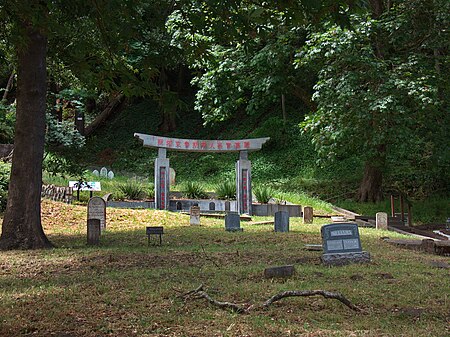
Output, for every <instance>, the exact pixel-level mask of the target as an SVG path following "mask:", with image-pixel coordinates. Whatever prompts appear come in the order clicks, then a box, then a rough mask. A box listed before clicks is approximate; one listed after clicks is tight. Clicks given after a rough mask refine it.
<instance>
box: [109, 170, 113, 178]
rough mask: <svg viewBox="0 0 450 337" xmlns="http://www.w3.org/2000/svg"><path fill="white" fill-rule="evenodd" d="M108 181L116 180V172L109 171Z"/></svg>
mask: <svg viewBox="0 0 450 337" xmlns="http://www.w3.org/2000/svg"><path fill="white" fill-rule="evenodd" d="M108 179H114V172H113V171H109V172H108Z"/></svg>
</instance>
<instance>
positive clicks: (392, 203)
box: [391, 194, 395, 217]
mask: <svg viewBox="0 0 450 337" xmlns="http://www.w3.org/2000/svg"><path fill="white" fill-rule="evenodd" d="M391 216H392V217H395V198H394V196H393V195H392V194H391Z"/></svg>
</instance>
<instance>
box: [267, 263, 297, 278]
mask: <svg viewBox="0 0 450 337" xmlns="http://www.w3.org/2000/svg"><path fill="white" fill-rule="evenodd" d="M294 272H295V268H294V266H293V265H287V266H280V267H270V268H266V269H264V277H265V278H273V277H281V278H285V277H289V276H292V275H294Z"/></svg>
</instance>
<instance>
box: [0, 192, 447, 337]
mask: <svg viewBox="0 0 450 337" xmlns="http://www.w3.org/2000/svg"><path fill="white" fill-rule="evenodd" d="M201 221H202V226H199V227H194V226H189V217H188V216H186V215H181V214H176V213H169V212H164V211H150V210H119V209H109V208H108V210H107V230H106V231H105V232H104V233H103V234H102V238H101V245H100V246H99V247H87V246H86V244H85V242H86V209H85V207H82V206H73V205H65V204H61V203H55V202H51V201H47V200H45V201H43V222H44V228H45V232H46V233H47V234H48V236H49V238H50V239H51V241H52V242H53V243H54V244H55V245H56V246H57V248H55V249H52V250H40V251H11V252H1V253H0V303H1V304H0V318H1V320H0V335H1V336H27V335H30V336H300V335H304V336H445V335H448V334H449V333H450V331H449V323H450V322H449V320H450V317H449V312H450V298H449V294H450V282H449V281H450V280H449V273H448V270H443V269H437V268H435V267H432V266H430V264H429V262H430V261H432V260H441V261H448V258H445V257H438V256H432V255H427V254H425V253H420V252H414V251H408V250H402V249H400V248H396V247H392V246H389V245H388V244H386V243H384V242H383V241H381V240H380V237H381V236H386V235H388V236H391V237H400V235H399V234H395V233H392V232H383V231H376V230H374V229H361V230H360V234H361V238H362V245H363V248H364V249H365V250H367V251H369V252H370V253H371V254H372V257H373V262H372V263H371V264H368V265H350V266H344V267H333V268H330V267H324V266H322V265H321V264H320V262H319V257H320V252H312V251H305V250H303V249H302V248H303V245H304V244H306V243H320V242H321V239H320V226H321V225H322V224H323V223H325V222H320V221H319V222H317V223H315V224H312V225H304V224H303V223H302V221H301V220H300V219H294V218H291V232H290V233H274V232H273V231H272V229H273V227H272V226H271V225H252V224H249V223H245V222H243V223H242V227H243V228H244V232H242V233H228V232H225V231H224V224H223V221H221V220H214V219H205V218H202V219H201ZM149 225H163V226H164V229H165V232H166V234H165V235H164V238H163V245H162V246H157V245H150V246H148V245H147V238H146V236H145V226H149ZM284 264H294V265H295V268H296V274H295V275H294V276H293V277H292V278H289V279H287V280H268V279H264V278H263V277H262V272H263V270H264V268H265V267H267V266H273V265H284ZM199 284H204V285H205V287H206V289H207V291H208V292H209V293H210V295H211V296H213V297H214V298H216V299H219V300H227V301H232V302H237V303H261V301H263V300H265V299H267V298H268V297H270V296H271V295H273V294H275V293H277V292H279V291H283V290H307V289H325V290H330V291H339V292H341V293H343V294H344V295H345V296H346V297H347V298H348V299H350V300H351V301H352V302H353V303H354V304H356V305H358V306H360V307H361V308H362V309H363V312H361V313H355V312H353V311H351V310H350V309H349V308H347V307H345V306H343V305H342V304H341V303H340V302H338V301H334V300H327V299H323V298H312V297H310V298H288V299H284V300H282V301H280V302H277V303H275V304H273V305H272V306H270V307H269V308H267V309H265V310H262V309H257V310H255V311H252V312H250V313H249V314H246V315H238V314H234V313H230V312H228V311H224V310H221V309H218V308H215V307H212V306H211V305H210V304H208V303H206V302H204V301H203V300H197V301H190V302H187V303H184V302H183V301H182V300H181V299H180V298H179V297H178V296H179V295H180V294H182V293H186V292H187V291H189V290H192V289H194V288H196V287H197V286H198V285H199Z"/></svg>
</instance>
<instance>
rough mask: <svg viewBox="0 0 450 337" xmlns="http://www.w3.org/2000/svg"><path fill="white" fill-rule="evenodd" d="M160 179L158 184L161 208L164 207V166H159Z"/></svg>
mask: <svg viewBox="0 0 450 337" xmlns="http://www.w3.org/2000/svg"><path fill="white" fill-rule="evenodd" d="M159 177H160V181H159V186H160V188H161V199H160V201H161V203H160V205H161V209H166V192H165V191H166V168H165V167H161V168H160V174H159Z"/></svg>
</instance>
